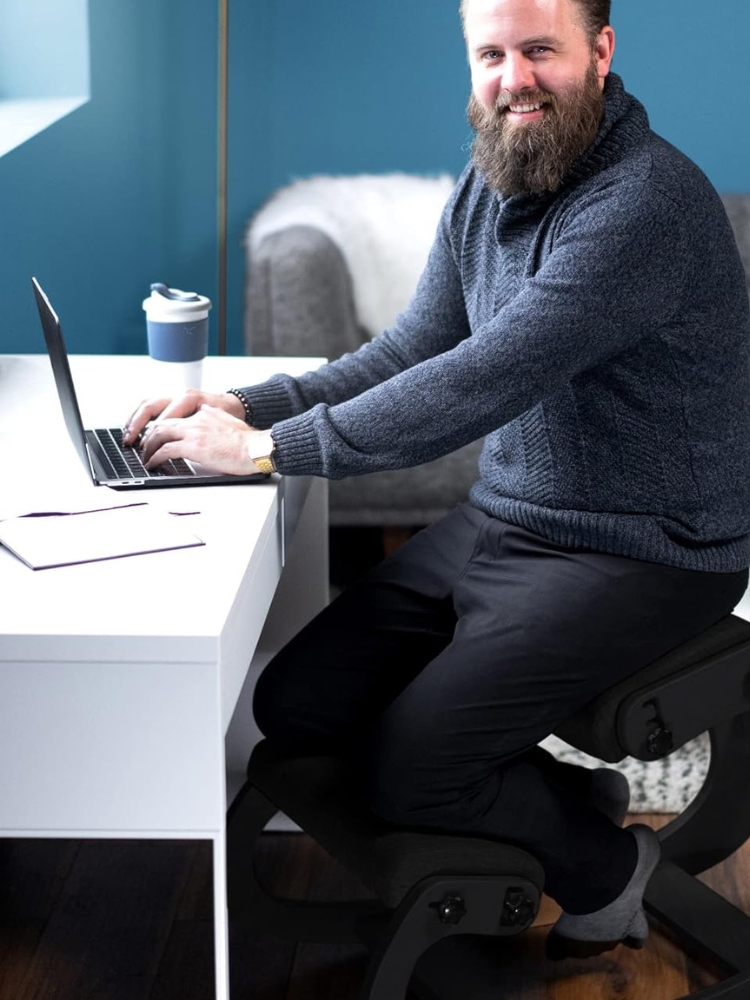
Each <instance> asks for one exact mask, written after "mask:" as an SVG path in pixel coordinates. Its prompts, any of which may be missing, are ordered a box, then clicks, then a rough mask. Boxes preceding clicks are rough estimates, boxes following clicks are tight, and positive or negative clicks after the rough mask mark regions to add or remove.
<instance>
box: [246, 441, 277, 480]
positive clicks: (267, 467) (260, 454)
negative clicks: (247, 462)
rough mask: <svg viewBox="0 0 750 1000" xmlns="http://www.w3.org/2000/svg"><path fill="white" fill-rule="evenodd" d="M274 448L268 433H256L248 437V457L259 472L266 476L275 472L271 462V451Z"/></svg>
mask: <svg viewBox="0 0 750 1000" xmlns="http://www.w3.org/2000/svg"><path fill="white" fill-rule="evenodd" d="M275 447H276V445H275V444H274V440H273V438H272V437H271V432H270V431H258V432H257V433H255V434H251V435H250V443H249V444H248V448H247V452H248V455H249V456H250V458H251V459H252V460H253V462H254V463H255V465H257V467H258V468H259V469H260V471H261V472H263V473H265V475H267V476H268V475H270V474H271V473H272V472H276V466H275V465H274V461H273V450H274V448H275Z"/></svg>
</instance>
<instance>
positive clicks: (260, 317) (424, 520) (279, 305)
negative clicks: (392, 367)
mask: <svg viewBox="0 0 750 1000" xmlns="http://www.w3.org/2000/svg"><path fill="white" fill-rule="evenodd" d="M723 200H724V203H725V206H726V208H727V211H728V213H729V217H730V220H731V222H732V226H733V228H734V231H735V235H736V237H737V241H738V244H739V248H740V253H741V256H742V260H743V263H744V265H745V271H746V274H747V276H748V289H749V290H750V195H745V194H738V195H726V196H724V199H723ZM244 332H245V347H246V350H247V352H248V354H256V355H279V356H282V357H283V356H286V357H293V356H315V355H318V356H321V355H322V356H324V357H327V358H329V359H330V360H333V359H335V358H338V357H340V356H341V355H342V354H344V353H345V352H347V351H355V350H356V349H357V348H358V347H359V346H360V345H361V344H363V343H364V342H365V341H366V340H367V339H369V338H368V334H367V332H366V331H365V330H364V329H363V328H362V326H361V324H360V322H359V320H358V317H357V314H356V311H355V307H354V296H353V294H352V280H351V276H350V273H349V270H348V268H347V264H346V261H345V259H344V255H343V254H342V252H341V250H340V249H339V247H338V246H337V245H336V243H335V242H334V241H333V239H331V238H330V236H329V235H327V234H326V233H325V232H323V231H321V230H320V229H318V228H315V227H313V226H311V225H289V226H288V227H286V228H284V229H282V230H280V231H278V232H274V233H271V234H269V235H267V236H265V237H264V238H263V239H262V240H261V241H260V242H259V243H257V245H254V246H252V248H250V240H248V256H247V271H246V285H245V331H244ZM480 449H481V441H478V442H475V443H474V444H472V445H469V446H468V447H466V448H462V449H461V450H460V451H458V452H455V453H454V454H452V455H450V456H446V457H444V458H441V459H439V460H438V461H435V462H430V463H429V464H427V465H423V466H419V467H417V468H413V469H404V470H399V471H396V472H382V473H376V474H374V475H368V476H362V477H359V478H356V479H349V480H343V481H337V482H332V483H331V484H330V521H331V524H334V525H377V526H384V527H385V526H403V527H410V526H415V525H424V524H428V523H429V522H431V521H433V520H435V519H436V518H438V517H440V516H441V515H442V514H444V513H447V512H448V511H449V510H451V509H452V508H453V507H455V505H456V504H457V503H460V502H461V501H463V500H465V499H466V497H467V495H468V492H469V489H470V488H471V485H472V483H473V482H474V481H475V479H476V469H477V458H478V455H479V451H480Z"/></svg>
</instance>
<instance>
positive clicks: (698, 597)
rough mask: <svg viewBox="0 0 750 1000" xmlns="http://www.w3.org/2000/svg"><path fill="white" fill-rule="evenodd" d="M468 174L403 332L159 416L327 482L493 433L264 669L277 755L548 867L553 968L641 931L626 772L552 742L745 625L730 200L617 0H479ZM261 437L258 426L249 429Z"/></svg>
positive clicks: (251, 461)
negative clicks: (624, 68)
mask: <svg viewBox="0 0 750 1000" xmlns="http://www.w3.org/2000/svg"><path fill="white" fill-rule="evenodd" d="M462 16H463V19H464V29H465V36H466V42H467V47H468V54H469V62H470V66H471V74H472V97H471V101H470V105H469V117H470V120H471V122H472V124H473V126H474V127H475V129H476V133H477V134H476V141H475V144H474V147H473V151H472V162H471V164H470V165H469V166H468V167H467V169H466V171H465V172H464V173H463V175H462V176H461V178H460V179H459V182H458V184H457V186H456V188H455V191H454V193H453V195H452V197H451V199H450V201H449V203H448V205H447V206H446V209H445V212H444V214H443V218H442V221H441V223H440V226H439V229H438V233H437V236H436V240H435V243H434V246H433V249H432V251H431V254H430V259H429V262H428V265H427V268H426V270H425V273H424V275H423V277H422V279H421V281H420V284H419V287H418V289H417V292H416V294H415V297H414V299H413V301H412V303H411V304H410V306H409V308H408V309H407V310H406V311H405V312H404V313H403V314H402V315H401V316H400V317H399V318H398V320H397V321H396V323H395V325H394V327H393V328H392V329H390V330H388V331H386V332H385V333H384V334H383V336H382V337H380V338H378V339H377V340H376V341H373V342H372V343H369V344H367V345H366V346H365V347H363V348H362V349H361V350H360V351H358V352H357V353H356V354H353V355H347V356H345V357H343V358H341V359H340V360H338V361H336V362H334V363H332V364H329V365H327V366H325V367H323V368H322V369H320V370H319V371H317V372H314V373H311V374H308V375H305V376H303V377H301V378H298V379H293V378H289V377H286V376H276V377H275V378H272V379H271V380H269V381H268V382H266V383H264V384H263V385H260V386H252V387H248V388H245V389H241V390H233V391H232V392H230V393H228V394H226V395H223V396H209V395H207V394H205V393H199V392H198V393H190V394H188V396H186V397H185V398H183V399H181V400H178V401H176V402H174V403H170V402H169V401H168V400H166V399H162V400H152V401H149V402H146V403H144V404H142V406H141V407H140V408H139V409H138V410H137V411H136V414H135V415H134V416H133V418H132V419H131V421H130V424H129V428H128V440H130V441H132V440H135V437H136V435H137V434H138V433H139V432H140V431H141V430H142V429H143V428H144V427H145V425H146V422H147V421H148V420H149V419H151V418H155V417H157V416H159V420H158V421H157V422H156V423H154V424H153V425H152V427H151V430H150V431H149V432H148V433H147V435H146V437H145V441H144V445H143V447H144V453H145V456H146V458H147V459H148V461H149V462H150V463H151V464H157V463H159V462H161V461H163V460H165V459H167V458H174V457H178V456H185V457H189V458H193V459H197V460H199V461H206V462H209V463H210V464H211V465H213V466H217V467H219V468H222V469H225V470H226V471H229V472H236V473H241V472H249V471H254V470H255V469H256V468H259V469H261V470H267V469H269V468H276V469H278V471H279V472H281V473H284V474H288V475H297V474H312V475H320V476H326V477H330V478H337V477H342V476H349V475H360V474H363V473H366V472H372V471H376V470H378V469H386V468H397V467H403V466H409V465H416V464H418V463H421V462H426V461H428V460H430V459H433V458H436V457H438V456H440V455H444V454H447V453H448V452H450V451H452V450H454V449H456V448H458V447H460V446H461V445H463V444H466V443H467V442H469V441H472V440H474V439H476V438H479V437H481V436H483V435H486V443H485V446H484V450H483V453H482V457H481V460H480V467H479V478H478V481H477V483H476V484H475V486H474V487H473V489H472V491H471V496H470V501H469V502H468V503H467V504H465V505H462V506H461V507H459V508H458V509H457V510H456V511H454V512H453V513H452V514H450V515H449V516H448V517H446V518H444V519H443V520H441V521H439V522H438V523H436V524H433V525H431V526H430V527H429V528H427V529H425V530H424V531H423V532H420V533H419V534H418V535H416V536H415V537H414V538H413V539H412V540H411V541H410V542H409V543H408V544H407V545H405V546H404V547H403V548H402V549H400V550H399V551H398V552H397V553H396V554H395V555H394V556H392V557H391V558H390V559H389V560H386V562H384V563H383V564H382V565H381V566H380V567H378V568H376V570H375V571H374V572H373V573H371V574H370V575H369V576H368V577H367V578H366V579H365V580H364V581H362V582H361V583H360V584H358V585H356V586H355V587H352V588H351V589H350V590H347V591H346V592H345V593H344V594H343V595H342V596H341V597H340V598H339V599H338V600H337V601H335V602H334V603H333V604H332V605H331V606H330V607H329V608H327V609H326V610H325V611H324V612H323V613H322V614H321V615H320V616H319V617H318V618H317V619H315V620H314V621H313V622H312V623H311V624H310V625H309V626H307V628H305V629H304V630H303V631H302V632H301V633H300V634H299V635H298V636H297V637H296V638H295V639H294V640H293V641H292V642H291V643H290V644H289V645H288V646H287V647H286V648H285V649H284V650H282V652H281V653H280V654H279V655H278V656H277V657H276V658H275V660H274V661H273V662H272V663H271V664H270V665H269V667H268V668H267V670H266V671H265V673H264V674H263V676H262V677H261V679H260V681H259V684H258V689H257V692H256V717H257V719H258V723H259V725H260V727H261V729H262V730H263V731H264V732H265V733H266V735H267V736H268V738H269V739H272V740H276V741H279V742H282V743H284V744H288V745H290V746H297V747H309V748H311V749H313V748H316V749H317V748H321V747H329V748H330V747H333V748H334V749H337V750H340V751H341V752H346V753H348V754H350V755H353V756H355V757H356V759H357V760H359V761H360V762H361V768H362V785H363V794H364V795H365V796H366V799H367V801H368V803H369V805H370V807H371V808H372V809H373V810H374V811H375V812H376V813H377V814H379V815H380V816H381V817H383V818H384V819H386V820H390V821H392V822H394V823H398V824H404V825H408V826H417V827H423V828H428V829H440V830H446V831H451V832H456V833H468V834H473V835H479V836H485V837H492V838H497V839H500V840H504V841H510V842H513V843H516V844H519V845H520V846H522V847H524V848H525V849H527V850H528V851H530V852H531V853H532V854H534V855H535V856H536V857H537V858H538V859H539V860H540V861H541V863H542V864H543V865H544V868H545V871H546V878H547V881H546V889H547V891H548V893H549V894H550V895H552V896H553V897H554V898H555V899H556V900H557V901H558V902H559V903H560V905H561V906H562V909H563V911H564V912H563V915H562V917H561V918H560V920H559V922H558V924H557V925H556V927H555V928H554V930H553V932H552V933H551V935H550V938H549V939H548V951H549V953H550V954H551V955H552V956H553V957H563V956H565V955H568V954H592V953H596V952H599V951H602V950H605V949H606V948H609V947H612V946H613V945H614V944H615V943H617V942H619V941H625V943H627V944H629V945H631V946H635V947H637V946H640V945H642V944H643V942H644V940H645V937H646V934H647V924H646V920H645V916H644V913H643V908H642V897H643V891H644V888H645V885H646V883H647V881H648V878H649V876H650V874H651V872H652V871H653V869H654V867H655V865H656V863H657V861H658V855H659V848H658V841H657V839H656V836H655V835H654V834H653V833H652V831H650V830H649V829H648V828H646V827H642V826H635V827H630V828H629V829H626V830H623V829H622V828H621V827H620V825H619V823H620V822H621V821H622V819H623V817H624V812H625V811H626V807H627V801H628V791H627V787H626V785H627V783H626V782H624V779H622V778H621V776H620V775H618V774H616V772H613V771H610V770H606V769H600V770H594V771H589V770H585V769H581V768H572V767H565V766H563V765H561V764H558V763H557V762H556V761H554V760H553V759H552V758H551V757H550V756H549V755H548V754H546V753H545V752H544V751H542V750H541V749H540V748H538V747H537V743H538V742H539V741H540V740H541V739H543V738H544V737H546V736H547V735H548V734H549V733H551V732H552V731H553V730H554V729H555V727H556V726H557V725H558V724H559V723H560V722H561V721H562V720H563V719H565V718H566V717H568V716H570V715H571V714H572V713H574V712H575V711H576V710H577V709H579V708H580V707H581V706H582V705H584V704H585V703H586V702H588V701H590V700H591V699H592V698H593V697H595V696H596V695H597V694H598V693H600V692H601V691H602V690H604V689H606V688H608V687H610V686H612V685H613V684H615V683H616V682H617V681H618V680H620V679H621V678H622V677H624V676H626V675H628V674H629V673H632V672H633V671H635V670H637V669H639V668H641V667H642V666H644V665H645V664H647V663H649V662H651V661H652V660H654V659H656V658H657V657H659V656H660V655H662V654H663V653H665V652H666V651H667V650H668V649H670V648H673V647H674V646H676V645H678V644H680V643H681V642H683V641H685V640H687V639H688V638H690V637H691V636H693V635H695V634H697V633H699V632H700V631H702V630H703V629H705V628H707V627H708V626H709V625H711V624H712V623H713V622H715V621H716V620H718V619H719V618H721V617H723V616H724V615H726V614H727V613H729V612H730V611H731V610H732V608H733V607H734V606H735V604H736V603H737V601H738V600H739V598H740V596H741V595H742V593H743V591H744V589H745V587H746V584H747V566H748V563H749V562H750V538H749V536H748V531H749V529H750V490H749V488H748V483H750V453H749V449H750V418H749V415H748V405H747V401H748V390H749V389H750V385H749V384H748V383H749V366H748V353H749V352H748V348H749V345H750V317H749V315H748V299H747V292H746V288H745V281H744V274H743V270H742V267H741V264H740V261H739V257H738V254H737V250H736V246H735V244H734V240H733V237H732V233H731V230H730V227H729V224H728V222H727V219H726V216H725V214H724V212H723V209H722V207H721V203H720V200H719V199H718V196H717V195H716V193H715V192H714V190H713V189H712V188H711V186H710V184H709V183H708V181H707V180H706V178H705V177H704V176H703V174H701V173H700V171H699V170H698V169H697V168H696V167H695V166H694V165H693V164H692V163H690V162H689V161H688V160H687V159H686V158H685V157H683V156H682V155H681V154H680V153H679V152H677V151H676V150H675V149H674V148H672V147H671V146H669V145H668V144H667V143H665V142H664V141H663V140H661V139H660V138H658V137H657V136H656V135H654V133H653V132H651V131H650V129H649V125H648V119H647V116H646V113H645V111H644V109H643V108H642V106H641V105H640V104H639V103H638V102H637V101H636V100H635V99H634V98H632V97H631V96H630V95H628V94H627V93H626V92H625V91H624V89H623V86H622V82H621V81H620V79H619V78H618V77H616V76H615V75H614V74H611V73H610V64H611V60H612V56H613V52H614V45H615V38H614V32H613V30H612V28H611V27H610V26H609V0H464V3H463V7H462ZM260 428H265V430H260Z"/></svg>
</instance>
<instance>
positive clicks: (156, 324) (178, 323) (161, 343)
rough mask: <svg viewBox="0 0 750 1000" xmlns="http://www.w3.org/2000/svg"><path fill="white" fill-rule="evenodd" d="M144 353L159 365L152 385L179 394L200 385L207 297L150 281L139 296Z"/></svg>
mask: <svg viewBox="0 0 750 1000" xmlns="http://www.w3.org/2000/svg"><path fill="white" fill-rule="evenodd" d="M143 308H144V310H145V312H146V330H147V334H148V353H149V354H150V356H151V357H152V358H153V360H154V362H156V364H157V365H158V366H159V371H158V373H157V379H158V381H157V383H156V385H157V386H159V387H160V388H161V390H163V391H165V392H169V393H171V394H172V395H179V394H180V393H182V392H184V391H185V389H200V387H201V377H202V373H203V359H204V358H205V356H206V354H207V353H208V313H209V310H210V309H211V300H210V299H207V298H206V296H205V295H198V294H197V293H196V292H183V291H181V289H179V288H169V287H168V286H167V285H164V284H162V283H161V282H156V283H154V284H153V285H151V295H150V296H149V297H148V298H147V299H144V300H143Z"/></svg>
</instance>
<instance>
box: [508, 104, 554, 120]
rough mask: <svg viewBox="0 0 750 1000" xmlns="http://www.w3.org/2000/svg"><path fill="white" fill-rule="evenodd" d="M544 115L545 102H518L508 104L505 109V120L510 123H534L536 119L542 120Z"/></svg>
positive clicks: (545, 109)
mask: <svg viewBox="0 0 750 1000" xmlns="http://www.w3.org/2000/svg"><path fill="white" fill-rule="evenodd" d="M546 113H547V106H546V102H545V101H534V102H530V101H529V102H523V101H518V102H516V103H514V104H509V105H508V106H507V107H506V109H505V116H506V119H507V120H508V121H511V122H522V121H535V120H536V119H538V118H543V117H544V116H545V114H546Z"/></svg>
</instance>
